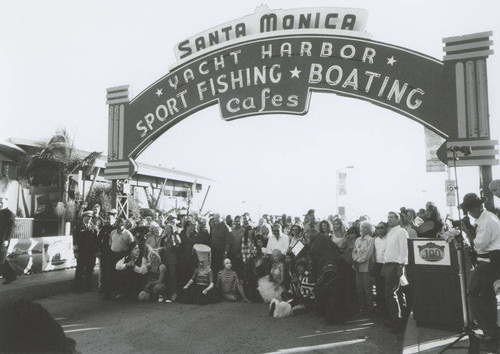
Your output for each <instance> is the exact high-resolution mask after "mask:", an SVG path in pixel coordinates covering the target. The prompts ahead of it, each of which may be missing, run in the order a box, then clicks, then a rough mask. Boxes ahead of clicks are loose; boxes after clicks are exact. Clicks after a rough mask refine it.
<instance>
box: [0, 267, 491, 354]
mask: <svg viewBox="0 0 500 354" xmlns="http://www.w3.org/2000/svg"><path fill="white" fill-rule="evenodd" d="M74 273H75V270H74V269H65V270H56V271H51V272H44V273H37V274H30V275H22V276H18V278H17V280H16V281H14V282H12V283H11V284H8V285H3V284H0V304H2V303H5V302H8V301H12V300H15V299H20V298H25V299H28V300H38V299H43V298H48V297H51V296H54V295H60V294H64V293H69V292H72V281H73V278H74ZM96 273H97V269H96V272H95V273H94V275H95V277H96V279H97V274H96ZM498 300H499V305H500V296H499V297H498ZM499 308H500V306H499ZM499 323H500V321H499ZM459 335H460V333H457V332H452V331H445V330H438V329H433V328H425V327H417V324H416V321H415V320H414V319H413V316H412V315H411V316H410V318H409V320H408V323H407V325H406V329H405V332H404V336H403V340H402V347H401V353H402V354H413V353H438V352H440V351H441V350H442V349H444V348H445V347H446V346H447V345H449V344H450V343H452V342H453V341H455V340H456V339H457V338H458V336H459ZM468 345H469V343H468V337H467V336H465V337H463V338H462V339H461V340H460V341H459V342H458V343H457V344H456V345H454V347H453V352H454V353H467V352H468ZM457 347H461V348H460V349H459V348H457Z"/></svg>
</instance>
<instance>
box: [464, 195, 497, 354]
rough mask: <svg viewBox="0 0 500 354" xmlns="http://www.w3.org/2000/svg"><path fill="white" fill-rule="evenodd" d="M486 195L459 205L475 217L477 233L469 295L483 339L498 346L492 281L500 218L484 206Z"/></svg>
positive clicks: (475, 196)
mask: <svg viewBox="0 0 500 354" xmlns="http://www.w3.org/2000/svg"><path fill="white" fill-rule="evenodd" d="M485 201H486V198H484V197H483V198H479V196H478V195H477V194H475V193H468V194H466V195H465V196H464V199H463V202H462V204H460V205H459V207H460V208H462V209H463V210H465V211H467V212H468V213H469V215H470V216H472V217H473V218H474V219H475V220H476V225H477V229H476V236H475V238H474V240H473V245H474V250H475V251H476V253H477V265H476V266H475V267H474V270H473V271H472V274H471V277H470V279H469V284H468V294H469V299H470V305H471V310H472V313H473V315H474V317H475V319H476V321H477V323H478V325H479V328H481V329H482V330H483V332H484V338H483V339H484V341H485V342H486V343H487V344H488V345H489V346H492V347H494V348H495V349H498V341H499V339H500V329H499V327H498V325H497V299H496V296H495V291H494V288H493V283H494V282H495V280H497V279H498V278H499V274H498V271H499V269H500V220H499V219H498V217H497V216H496V215H495V214H493V213H491V212H489V211H488V210H486V209H484V207H483V203H484V202H485Z"/></svg>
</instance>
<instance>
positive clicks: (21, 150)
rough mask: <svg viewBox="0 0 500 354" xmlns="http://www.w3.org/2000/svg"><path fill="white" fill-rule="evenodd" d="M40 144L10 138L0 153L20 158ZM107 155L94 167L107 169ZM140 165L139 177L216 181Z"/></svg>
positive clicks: (81, 154)
mask: <svg viewBox="0 0 500 354" xmlns="http://www.w3.org/2000/svg"><path fill="white" fill-rule="evenodd" d="M38 146H39V144H38V143H37V142H36V141H34V140H29V139H19V138H9V140H8V141H3V142H0V152H1V153H4V155H6V156H8V157H10V156H13V155H15V157H17V158H20V157H21V156H22V155H24V154H26V153H27V152H26V151H25V150H27V149H26V148H28V150H29V149H33V148H37V147H38ZM75 153H76V154H77V156H78V157H79V158H85V157H86V156H88V155H89V154H90V151H84V150H80V149H75ZM107 158H108V157H107V155H104V154H102V155H101V156H100V157H99V158H97V159H96V161H95V164H94V166H95V167H100V168H102V169H104V168H105V164H106V161H107ZM137 165H138V171H137V174H138V175H142V176H151V177H158V178H167V179H172V180H177V181H185V182H191V183H194V182H198V183H199V182H201V181H205V182H215V181H214V180H212V179H210V178H207V177H204V176H200V175H197V174H194V173H191V172H185V171H180V170H176V169H174V168H166V167H161V166H154V165H150V164H147V163H143V162H137Z"/></svg>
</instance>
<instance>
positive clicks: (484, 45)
mask: <svg viewBox="0 0 500 354" xmlns="http://www.w3.org/2000/svg"><path fill="white" fill-rule="evenodd" d="M492 35H493V32H491V31H490V32H481V33H474V34H468V35H465V36H458V37H449V38H444V39H443V43H444V48H443V50H444V52H445V56H444V58H443V61H444V63H445V65H448V66H450V67H451V69H452V70H453V71H454V72H455V81H456V86H455V90H456V98H457V102H456V105H457V106H456V107H457V134H456V136H455V137H454V138H455V139H454V140H448V141H447V142H446V144H447V147H448V148H450V147H452V146H470V147H471V149H472V154H471V155H469V156H461V157H460V159H459V161H457V166H492V165H498V159H497V158H496V155H498V150H497V149H496V148H495V146H496V145H497V144H498V141H497V140H492V139H491V133H490V117H489V110H488V80H487V70H486V59H487V58H488V56H490V55H492V54H493V50H492V49H490V47H491V46H492V45H493V41H492V40H491V38H490V37H491V36H492ZM448 161H449V162H448V166H452V165H453V162H452V161H453V153H452V152H450V151H448ZM450 162H451V164H450Z"/></svg>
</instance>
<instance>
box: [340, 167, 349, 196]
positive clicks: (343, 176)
mask: <svg viewBox="0 0 500 354" xmlns="http://www.w3.org/2000/svg"><path fill="white" fill-rule="evenodd" d="M338 178H339V190H338V194H339V195H347V173H345V172H338Z"/></svg>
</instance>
